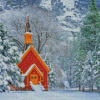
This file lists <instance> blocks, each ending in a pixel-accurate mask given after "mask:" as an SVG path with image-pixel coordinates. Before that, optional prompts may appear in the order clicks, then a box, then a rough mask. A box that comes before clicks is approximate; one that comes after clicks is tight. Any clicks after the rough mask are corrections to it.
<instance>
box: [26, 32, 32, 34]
mask: <svg viewBox="0 0 100 100" xmlns="http://www.w3.org/2000/svg"><path fill="white" fill-rule="evenodd" d="M25 34H33V33H32V32H25Z"/></svg>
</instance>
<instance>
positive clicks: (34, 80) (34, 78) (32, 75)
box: [30, 74, 38, 85]
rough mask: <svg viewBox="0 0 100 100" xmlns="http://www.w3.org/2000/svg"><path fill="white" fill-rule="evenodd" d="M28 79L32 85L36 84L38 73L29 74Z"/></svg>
mask: <svg viewBox="0 0 100 100" xmlns="http://www.w3.org/2000/svg"><path fill="white" fill-rule="evenodd" d="M30 81H31V82H32V83H33V84H34V85H37V84H38V75H37V74H31V75H30Z"/></svg>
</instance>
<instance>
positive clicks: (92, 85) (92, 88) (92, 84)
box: [92, 84, 93, 92]
mask: <svg viewBox="0 0 100 100" xmlns="http://www.w3.org/2000/svg"><path fill="white" fill-rule="evenodd" d="M92 92H93V84H92Z"/></svg>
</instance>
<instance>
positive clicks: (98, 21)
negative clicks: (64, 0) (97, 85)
mask: <svg viewBox="0 0 100 100" xmlns="http://www.w3.org/2000/svg"><path fill="white" fill-rule="evenodd" d="M81 32H82V35H81V37H82V42H81V43H80V47H81V50H83V51H84V52H85V55H86V59H85V61H84V65H83V72H82V74H83V75H82V77H83V78H82V79H83V84H84V85H87V86H88V87H89V89H90V91H91V89H92V91H93V85H94V70H95V67H94V65H95V60H96V54H97V44H98V43H97V42H98V37H99V33H100V15H99V12H98V8H97V7H96V6H95V1H94V0H91V7H90V12H89V13H88V14H87V15H86V17H85V18H84V20H83V25H82V27H81Z"/></svg>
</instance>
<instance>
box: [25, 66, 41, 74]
mask: <svg viewBox="0 0 100 100" xmlns="http://www.w3.org/2000/svg"><path fill="white" fill-rule="evenodd" d="M33 67H36V68H37V70H38V71H39V73H40V74H41V75H42V76H43V74H42V72H41V71H40V70H39V68H38V67H37V66H36V64H32V65H31V66H30V67H29V69H28V70H27V71H26V73H25V74H23V76H27V75H28V73H29V72H30V71H31V69H32V68H33Z"/></svg>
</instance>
